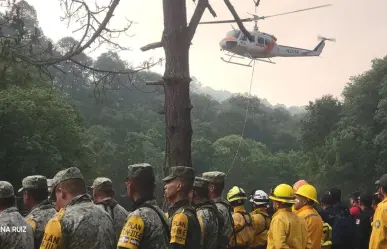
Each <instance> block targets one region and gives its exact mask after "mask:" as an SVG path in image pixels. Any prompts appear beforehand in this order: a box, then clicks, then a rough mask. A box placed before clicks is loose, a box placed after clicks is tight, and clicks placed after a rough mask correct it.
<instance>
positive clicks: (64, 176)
mask: <svg viewBox="0 0 387 249" xmlns="http://www.w3.org/2000/svg"><path fill="white" fill-rule="evenodd" d="M70 179H83V176H82V173H81V171H80V170H79V169H78V168H77V167H71V168H67V169H64V170H61V171H59V172H58V173H56V175H55V176H54V178H53V179H52V186H51V188H52V190H54V189H55V187H56V186H57V185H58V184H59V183H61V182H64V181H66V180H70ZM53 192H54V191H53ZM51 197H52V193H51Z"/></svg>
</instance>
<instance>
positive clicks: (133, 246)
mask: <svg viewBox="0 0 387 249" xmlns="http://www.w3.org/2000/svg"><path fill="white" fill-rule="evenodd" d="M144 226H145V224H144V220H143V219H142V218H141V216H138V215H135V216H130V217H129V218H128V220H127V221H126V223H125V226H124V227H123V228H122V231H121V235H120V238H119V240H118V244H117V247H122V248H129V249H138V248H139V247H140V241H141V239H142V236H143V234H144Z"/></svg>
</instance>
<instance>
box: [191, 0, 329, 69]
mask: <svg viewBox="0 0 387 249" xmlns="http://www.w3.org/2000/svg"><path fill="white" fill-rule="evenodd" d="M253 1H254V3H255V5H256V7H255V9H256V8H257V6H258V5H259V1H260V0H253ZM224 2H225V4H226V5H227V7H228V8H229V10H230V12H231V14H232V15H233V17H234V20H222V21H211V22H200V23H199V24H222V23H235V22H236V23H237V24H238V27H239V28H240V29H239V30H236V29H234V28H233V29H234V30H233V31H230V32H228V33H227V35H226V37H224V38H223V39H222V40H221V41H220V43H219V46H220V49H221V51H226V56H228V57H229V58H228V60H225V59H224V58H223V57H221V59H222V60H223V61H225V62H227V63H231V64H236V65H242V66H248V67H251V62H252V61H254V60H257V61H263V62H267V63H272V64H275V62H273V61H271V58H273V57H312V56H320V54H321V52H322V51H323V49H324V47H325V41H335V40H334V39H333V38H325V37H318V39H319V40H321V41H320V42H319V43H318V44H317V46H316V47H315V48H314V49H305V48H297V47H292V46H285V45H279V44H277V38H276V37H275V36H274V35H270V34H267V33H264V32H260V31H259V28H258V21H259V20H266V19H267V18H272V17H277V16H282V15H288V14H293V13H298V12H303V11H308V10H313V9H318V8H324V7H328V6H332V5H331V4H326V5H320V6H315V7H311V8H306V9H299V10H294V11H289V12H285V13H280V14H274V15H269V16H258V15H256V14H251V13H248V14H250V15H251V16H252V17H250V18H239V16H238V14H237V13H236V11H235V8H234V7H233V6H232V5H231V3H230V1H229V0H224ZM244 22H254V28H253V30H252V31H247V29H246V28H245V27H244V25H243V23H244ZM246 58H247V59H249V60H250V63H248V64H244V63H238V62H234V59H246Z"/></svg>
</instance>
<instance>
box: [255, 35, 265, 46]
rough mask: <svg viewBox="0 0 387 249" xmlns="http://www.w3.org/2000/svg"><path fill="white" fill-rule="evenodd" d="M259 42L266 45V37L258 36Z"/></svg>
mask: <svg viewBox="0 0 387 249" xmlns="http://www.w3.org/2000/svg"><path fill="white" fill-rule="evenodd" d="M257 42H258V44H259V45H265V38H263V37H260V36H258V40H257Z"/></svg>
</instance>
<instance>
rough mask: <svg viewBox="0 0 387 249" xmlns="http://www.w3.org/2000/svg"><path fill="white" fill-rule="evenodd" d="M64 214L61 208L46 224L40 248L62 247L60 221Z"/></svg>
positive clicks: (55, 248)
mask: <svg viewBox="0 0 387 249" xmlns="http://www.w3.org/2000/svg"><path fill="white" fill-rule="evenodd" d="M63 215H64V210H63V209H61V210H60V211H59V212H58V213H57V214H56V216H54V218H52V219H51V220H50V221H49V222H48V223H47V225H46V229H45V231H44V236H43V240H42V244H41V245H40V249H61V248H64V242H63V239H62V225H61V223H60V221H61V219H62V217H63Z"/></svg>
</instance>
